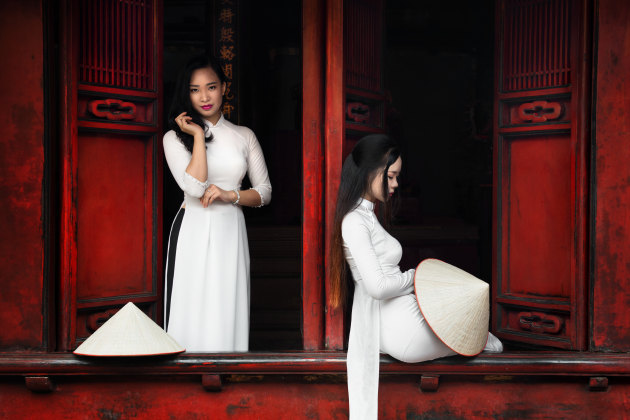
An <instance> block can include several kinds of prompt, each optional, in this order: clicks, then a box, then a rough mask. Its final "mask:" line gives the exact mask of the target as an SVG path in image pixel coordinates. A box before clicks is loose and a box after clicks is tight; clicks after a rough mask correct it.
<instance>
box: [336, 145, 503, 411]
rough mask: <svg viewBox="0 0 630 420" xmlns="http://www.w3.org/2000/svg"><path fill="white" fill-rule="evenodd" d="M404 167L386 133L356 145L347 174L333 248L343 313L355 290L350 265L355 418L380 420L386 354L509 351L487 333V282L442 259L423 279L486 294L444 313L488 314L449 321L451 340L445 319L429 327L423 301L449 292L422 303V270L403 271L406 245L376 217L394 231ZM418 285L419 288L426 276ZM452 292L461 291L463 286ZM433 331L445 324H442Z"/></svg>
mask: <svg viewBox="0 0 630 420" xmlns="http://www.w3.org/2000/svg"><path fill="white" fill-rule="evenodd" d="M401 168H402V159H401V157H400V151H399V149H398V147H397V146H396V144H395V143H394V142H393V141H392V140H390V139H389V138H388V137H387V136H385V135H378V134H375V135H369V136H366V137H364V138H362V139H361V140H360V141H359V142H358V143H357V145H356V146H355V148H354V149H353V151H352V153H351V154H350V155H349V156H348V157H347V158H346V160H345V162H344V164H343V169H342V173H341V182H340V186H339V193H338V198H337V208H336V212H335V221H334V229H333V237H332V242H331V243H332V248H331V262H332V267H331V281H332V302H331V303H332V306H334V307H339V306H342V305H343V303H344V302H345V300H346V296H345V295H346V290H347V288H348V286H349V284H348V283H347V275H346V262H347V264H348V266H349V267H350V272H351V274H352V278H353V280H354V297H353V303H352V321H351V324H350V338H349V343H348V358H347V369H348V394H349V400H350V418H351V419H362V420H365V419H375V418H377V413H378V378H379V353H380V352H384V353H387V354H389V355H391V356H392V357H394V358H396V359H399V360H401V361H403V362H409V363H415V362H422V361H427V360H432V359H436V358H439V357H445V356H451V355H455V354H463V355H467V356H471V355H476V354H478V353H480V352H481V351H482V350H485V351H490V352H501V351H502V349H503V347H502V345H501V342H500V341H499V340H498V339H497V338H496V337H495V336H493V335H492V334H490V333H488V316H487V313H488V301H487V298H488V294H487V289H488V287H487V284H486V283H484V282H482V281H481V280H478V279H475V278H474V277H473V276H471V275H469V274H467V273H465V272H463V271H461V270H459V269H457V268H455V267H453V266H450V265H448V264H446V263H443V262H441V261H438V260H425V261H424V262H423V263H422V264H420V266H425V267H424V268H422V271H423V273H422V274H423V275H422V276H416V277H423V276H424V277H426V276H428V277H429V282H428V283H430V284H438V285H439V284H440V281H443V283H442V284H443V285H445V287H448V284H449V283H452V280H454V281H455V282H456V283H458V282H462V281H463V283H465V285H466V287H468V285H472V289H474V290H481V292H482V293H476V292H475V293H476V295H475V293H473V295H474V297H473V299H475V301H470V297H468V298H466V299H464V298H463V297H460V296H459V295H457V296H449V297H448V298H445V300H442V301H440V302H437V304H438V305H437V307H440V306H448V307H449V308H452V309H453V310H458V309H457V308H458V307H462V306H463V307H468V306H470V307H473V308H481V309H480V310H478V311H477V312H479V313H480V315H481V316H480V317H475V318H474V319H467V320H466V319H465V318H466V317H461V316H460V317H459V319H457V318H458V317H449V318H446V324H447V325H446V327H447V328H446V330H447V333H446V335H449V334H450V336H449V337H448V338H447V340H444V337H440V336H439V335H441V334H440V332H439V331H443V330H444V328H443V327H444V324H445V321H444V318H442V319H440V320H439V323H440V325H439V327H440V330H439V331H438V330H437V329H435V328H432V327H433V326H430V325H429V322H431V320H430V319H429V318H428V317H426V318H427V319H426V320H425V317H424V316H423V312H424V311H422V310H421V307H420V305H422V304H423V302H422V301H423V300H424V299H425V298H429V297H430V296H445V295H446V294H445V293H441V294H440V293H427V294H423V295H422V297H423V298H422V299H418V298H417V297H416V293H418V292H419V291H418V287H416V289H414V275H415V274H416V270H413V269H412V270H408V271H406V272H402V271H400V267H399V266H398V263H399V262H400V259H401V256H402V247H401V246H400V243H399V242H398V241H397V240H396V239H394V238H393V237H392V236H391V235H389V234H388V233H387V231H386V230H385V229H384V228H383V227H382V226H381V224H380V223H379V220H378V218H377V216H376V215H375V213H374V206H375V204H376V203H378V204H379V206H380V208H379V213H380V214H381V215H382V216H383V217H382V218H383V219H384V222H385V224H386V226H387V224H388V222H389V220H390V218H391V197H392V196H393V194H394V192H395V190H396V188H397V187H398V176H399V175H400V171H401ZM420 266H419V267H420ZM418 271H419V272H420V268H419V269H418ZM419 274H420V273H419ZM424 277H423V278H424ZM415 280H416V286H418V284H420V283H421V282H422V281H424V280H426V278H425V279H424V280H423V279H419V278H416V279H415ZM419 282H420V283H419ZM425 283H426V282H425ZM425 283H422V284H425ZM479 284H481V285H482V287H480V286H479ZM423 287H424V286H423ZM466 287H464V288H463V289H466ZM451 289H453V290H455V289H457V290H461V289H462V287H460V286H457V287H455V288H453V287H451ZM444 290H445V289H443V290H442V292H444ZM484 291H485V293H483V292H484ZM414 292H415V293H414ZM446 299H448V304H447V302H446ZM484 299H485V302H484V301H483V300H484ZM419 301H420V305H419ZM432 303H436V302H432ZM429 306H432V307H436V305H429V304H426V305H425V307H423V308H422V309H424V310H426V309H429ZM484 308H485V316H483V315H484V314H483V312H484ZM469 318H470V317H469ZM460 320H461V322H460ZM449 323H450V324H449ZM434 326H436V327H437V326H438V325H437V322H436V324H435V325H434ZM458 330H460V331H461V334H458V335H459V337H457V338H455V339H453V338H452V332H453V331H458ZM436 333H437V335H436ZM484 346H485V348H484Z"/></svg>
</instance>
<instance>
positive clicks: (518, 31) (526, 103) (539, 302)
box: [493, 0, 590, 350]
mask: <svg viewBox="0 0 630 420" xmlns="http://www.w3.org/2000/svg"><path fill="white" fill-rule="evenodd" d="M589 19H590V12H589V2H588V1H577V2H576V1H571V0H544V1H541V0H499V1H498V2H497V26H496V31H497V32H496V33H497V37H496V39H497V56H496V64H497V72H496V90H495V98H496V100H495V104H496V107H495V111H496V112H495V138H494V174H495V175H494V211H495V231H494V245H495V250H494V257H495V258H494V265H495V267H494V282H493V324H494V325H493V326H494V330H495V331H496V332H497V334H498V335H499V336H500V337H502V338H505V339H509V340H514V341H519V342H524V343H529V344H540V345H546V346H552V347H558V348H565V349H574V350H583V349H585V348H586V337H587V313H586V302H587V301H588V296H587V293H588V290H587V289H588V288H587V285H586V282H587V262H588V259H587V240H588V238H587V234H588V227H587V216H588V179H589V178H588V167H587V150H588V142H589V140H588V139H589V137H588V134H589V129H588V122H589V118H590V117H589V113H588V110H589V107H588V105H589V103H590V98H589V86H590V85H589V83H590V73H589V63H590V49H589V47H590V42H589V30H590V29H589V25H588V22H589Z"/></svg>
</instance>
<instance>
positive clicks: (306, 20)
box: [302, 0, 324, 350]
mask: <svg viewBox="0 0 630 420" xmlns="http://www.w3.org/2000/svg"><path fill="white" fill-rule="evenodd" d="M323 12H324V0H303V2H302V143H303V146H302V179H303V180H304V181H303V192H302V197H303V203H302V313H303V317H302V333H303V337H302V340H303V347H304V349H305V350H321V349H323V348H324V292H323V289H324V228H323V219H324V209H323V207H322V206H323V191H324V180H323V160H324V149H323V142H322V125H323V114H322V113H323V108H324V106H323V105H324V90H323V89H324V73H323V52H324V49H323V44H324V37H323V30H322V29H323V27H324V15H323Z"/></svg>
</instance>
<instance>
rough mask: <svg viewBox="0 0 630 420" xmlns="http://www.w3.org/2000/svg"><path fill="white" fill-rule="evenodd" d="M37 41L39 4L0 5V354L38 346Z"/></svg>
mask: <svg viewBox="0 0 630 420" xmlns="http://www.w3.org/2000/svg"><path fill="white" fill-rule="evenodd" d="M43 39H44V38H43V14H42V4H41V2H40V1H38V0H28V1H23V0H12V1H3V2H0V54H1V55H2V57H3V59H2V66H0V98H2V101H1V102H0V127H2V136H1V138H0V200H1V205H0V224H1V226H2V227H1V228H0V284H1V285H2V286H1V288H2V290H1V291H0V325H2V332H1V333H0V351H8V350H39V349H43V348H44V347H45V342H46V333H47V331H46V321H45V318H44V312H45V311H46V309H47V305H46V301H45V299H44V295H45V293H46V292H47V291H48V289H47V287H46V286H47V285H46V284H45V276H44V270H45V267H44V258H45V256H44V253H45V237H44V217H45V214H44V212H45V210H44V203H45V200H46V197H45V196H44V161H45V156H44V136H45V135H46V133H45V126H44V110H45V95H44V44H43ZM48 134H50V133H48Z"/></svg>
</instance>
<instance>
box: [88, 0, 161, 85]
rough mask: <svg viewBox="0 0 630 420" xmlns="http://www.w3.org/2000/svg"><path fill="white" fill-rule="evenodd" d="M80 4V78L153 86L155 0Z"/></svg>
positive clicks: (95, 0) (100, 82)
mask: <svg viewBox="0 0 630 420" xmlns="http://www.w3.org/2000/svg"><path fill="white" fill-rule="evenodd" d="M79 4H80V19H79V21H80V25H81V27H80V41H79V63H80V71H79V79H80V81H81V82H83V83H89V84H98V85H107V86H116V87H122V88H132V89H153V88H154V86H153V67H154V66H153V60H154V57H153V42H154V39H153V37H152V36H151V34H152V33H153V27H152V22H153V5H152V4H151V1H150V0H90V1H82V2H79Z"/></svg>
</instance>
